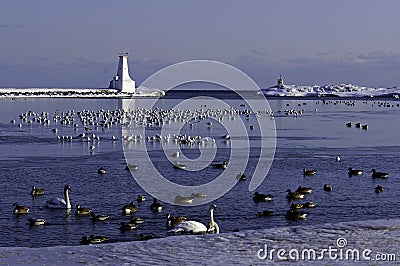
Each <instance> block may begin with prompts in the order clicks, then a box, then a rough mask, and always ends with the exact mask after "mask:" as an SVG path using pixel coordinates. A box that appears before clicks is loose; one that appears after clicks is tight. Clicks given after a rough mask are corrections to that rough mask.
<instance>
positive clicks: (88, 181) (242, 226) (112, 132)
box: [0, 92, 400, 247]
mask: <svg viewBox="0 0 400 266" xmlns="http://www.w3.org/2000/svg"><path fill="white" fill-rule="evenodd" d="M213 95H215V94H214V93H213V94H209V95H208V96H213ZM221 95H222V96H221ZM221 95H219V96H221V97H222V98H223V97H225V100H226V101H227V102H228V103H229V104H230V105H231V106H233V107H234V108H236V109H243V110H244V109H246V106H244V107H243V106H241V104H242V103H243V102H242V100H240V99H236V98H235V97H230V96H229V95H228V96H227V95H226V94H221ZM190 96H194V95H191V93H188V92H186V94H183V96H182V94H180V95H175V96H174V95H172V96H170V97H167V98H166V99H163V100H161V101H160V102H159V103H158V106H159V107H160V108H164V109H169V108H171V107H172V106H174V105H175V104H176V103H178V102H180V101H181V100H182V98H183V97H190ZM136 101H142V100H136ZM350 101H351V102H353V104H351V105H348V104H347V103H348V102H350ZM378 102H379V103H383V102H384V100H375V101H372V100H367V101H365V100H354V99H350V100H337V99H326V102H325V103H323V102H322V101H321V100H319V99H307V100H306V99H269V104H270V106H271V108H272V110H273V111H274V112H275V113H276V117H275V123H276V128H277V148H276V153H275V158H274V161H273V164H272V167H271V169H270V171H269V172H268V174H267V176H266V178H265V180H264V182H263V183H262V185H261V186H260V187H259V188H258V189H257V191H259V192H262V193H271V194H272V195H273V196H274V199H273V201H272V202H268V203H254V202H253V201H252V194H253V192H250V191H248V184H249V181H250V177H251V173H252V171H253V170H254V168H255V165H256V162H257V160H258V156H259V153H260V152H259V149H258V148H259V141H260V137H259V136H258V135H257V132H250V133H249V134H250V139H251V143H252V147H251V153H250V159H249V163H248V165H247V168H246V174H247V175H248V177H249V178H248V179H247V180H246V181H244V182H239V183H237V184H236V186H235V187H234V188H233V189H232V190H231V191H230V192H229V193H227V194H226V195H224V196H223V197H222V198H220V199H218V200H216V204H217V205H218V207H219V212H218V213H216V215H215V220H216V221H217V222H218V224H219V225H220V227H221V232H232V231H233V230H235V229H239V230H246V229H261V228H271V227H272V228H273V227H279V226H285V225H299V224H300V225H301V224H320V223H326V222H342V221H353V220H366V219H378V218H386V217H387V218H395V217H398V216H399V214H400V211H399V209H400V203H399V201H398V196H399V192H398V189H397V188H398V187H399V185H400V184H399V175H400V169H399V167H398V165H399V161H400V149H399V147H400V146H399V142H398V137H397V136H398V133H399V132H400V116H399V111H400V108H399V107H398V106H397V104H398V103H399V102H398V101H391V100H388V101H386V105H384V106H383V105H380V104H378ZM121 107H122V103H121V100H116V99H15V100H11V99H1V100H0V109H1V117H0V171H1V180H2V189H1V190H0V219H1V223H2V226H1V228H0V246H27V247H43V246H55V245H79V240H80V238H81V237H82V236H83V235H90V234H101V235H107V236H109V237H111V240H112V241H134V240H137V239H138V235H139V234H140V233H144V234H154V235H158V236H161V237H164V236H166V228H165V223H166V219H165V214H166V213H171V214H173V215H185V216H187V217H188V218H190V219H193V220H198V221H201V222H203V223H207V222H208V219H209V218H208V211H207V210H208V205H200V206H192V207H186V206H174V205H171V204H167V203H164V209H163V211H162V212H161V213H152V212H150V210H149V206H150V204H151V198H152V197H151V196H150V195H149V194H148V193H146V192H145V191H144V190H143V189H141V188H140V187H139V186H138V184H137V183H136V182H135V179H134V178H133V177H132V175H131V173H130V172H129V171H126V170H124V168H125V165H126V161H125V157H124V153H123V147H122V145H123V142H122V141H121V132H122V130H121V125H114V126H112V127H110V128H106V129H101V127H98V128H96V127H93V130H92V132H91V133H94V134H96V135H97V136H100V138H101V139H100V141H99V142H96V143H94V144H92V143H91V142H89V143H88V142H85V141H82V140H78V139H74V140H72V141H62V140H61V141H58V140H57V136H63V135H67V136H74V137H75V136H77V135H79V134H80V133H82V132H84V130H83V126H82V124H81V123H80V121H79V119H78V118H76V120H75V123H78V124H79V126H78V127H77V128H75V127H74V126H73V125H72V124H71V125H60V124H59V123H58V124H55V123H54V122H53V120H52V117H53V116H54V113H55V111H56V110H59V112H60V113H61V112H67V111H68V110H75V112H78V111H81V110H91V111H98V110H100V109H104V110H116V109H119V108H121ZM285 109H295V110H304V113H303V114H301V115H298V116H297V118H295V117H293V116H287V115H285V114H284V113H278V110H285ZM28 111H32V112H36V113H41V112H48V113H49V117H50V120H51V124H50V125H41V124H39V123H37V122H33V123H31V124H30V123H27V122H26V121H20V119H19V115H20V114H21V113H25V112H28ZM242 118H243V120H244V123H245V124H246V125H247V124H248V125H251V124H254V123H255V122H256V121H255V119H256V118H255V117H254V116H250V117H249V120H246V118H245V116H242ZM13 119H15V120H16V123H15V124H13V123H11V122H10V121H11V120H13ZM29 120H30V119H29V117H28V121H29ZM207 121H208V120H207V119H205V120H203V121H201V122H199V123H198V124H196V125H195V126H194V128H193V129H191V128H189V127H184V128H182V133H184V134H190V135H201V136H202V137H213V138H215V139H216V144H217V146H218V152H217V155H216V158H215V161H222V160H226V159H229V152H230V147H229V144H227V143H226V142H224V141H223V139H222V138H221V137H222V136H223V135H225V134H226V131H225V130H224V129H223V128H222V127H219V126H218V125H216V123H214V124H215V125H213V128H212V130H210V129H209V128H207V126H206V124H205V123H206V122H207ZM347 122H352V123H353V124H354V123H357V122H360V123H362V124H368V126H369V128H368V130H362V129H359V128H355V127H354V126H353V127H352V128H348V127H346V126H345V124H346V123H347ZM20 123H21V125H22V127H19V124H20ZM54 128H57V129H58V132H57V133H55V132H53V130H52V129H54ZM152 130H154V131H152ZM157 133H159V130H158V129H149V131H148V134H149V135H151V134H157ZM112 136H115V137H116V138H117V140H116V141H112V140H111V137H112ZM91 145H94V146H95V150H94V152H91V151H90V146H91ZM146 145H148V147H149V150H151V153H152V158H153V159H154V160H155V164H156V165H157V167H158V169H161V170H162V171H163V173H164V174H165V175H166V176H169V178H170V179H171V181H174V182H177V183H181V184H185V185H196V184H202V183H204V182H209V181H211V180H212V179H213V178H214V177H216V176H218V174H219V173H220V170H218V169H212V168H207V169H206V170H204V171H203V173H195V172H188V171H182V170H176V169H173V168H172V166H171V164H170V162H169V161H167V160H165V155H164V153H163V151H162V147H161V145H160V143H154V144H149V143H147V144H146ZM181 148H182V150H183V152H184V153H185V155H187V156H188V157H192V158H194V157H196V156H198V154H199V151H198V147H197V146H195V147H185V146H181ZM338 155H339V156H340V158H341V160H340V161H339V162H337V161H336V159H335V158H336V156H338ZM101 166H103V167H104V168H106V169H107V174H105V175H99V174H98V173H97V169H98V168H99V167H101ZM348 167H353V168H360V169H363V170H364V175H363V176H357V177H355V176H354V177H349V176H348V175H347V169H348ZM303 168H310V169H316V170H317V171H318V173H317V175H316V176H314V177H303V175H302V169H303ZM372 168H376V169H377V170H378V171H385V172H389V174H390V177H389V178H388V179H386V180H375V179H372V178H371V175H370V171H371V169H372ZM325 183H330V184H331V186H332V187H333V191H332V192H330V193H328V192H325V191H324V190H323V189H322V187H323V185H324V184H325ZM65 184H69V185H70V186H71V187H72V193H71V194H70V198H71V204H72V206H73V209H72V211H71V212H70V213H68V212H66V211H65V210H52V209H46V208H44V207H43V206H44V202H45V201H46V200H48V199H51V198H53V197H62V196H63V187H64V185H65ZM378 184H379V185H381V186H383V187H384V191H383V193H381V194H376V193H375V192H374V187H375V186H377V185H378ZM32 185H35V186H37V187H43V188H45V190H46V194H45V195H43V196H38V197H36V198H32V197H31V196H30V194H29V192H30V189H31V187H32ZM300 185H301V186H310V187H312V188H313V189H314V191H313V193H312V194H311V195H308V196H307V197H306V200H303V201H300V202H304V201H315V202H316V203H317V204H318V205H317V207H316V208H314V209H309V210H308V211H309V215H308V219H307V220H304V221H300V222H292V221H287V220H286V219H285V217H284V215H285V212H286V210H287V209H288V208H289V206H290V202H288V201H287V200H286V198H285V196H286V192H285V190H286V189H288V188H291V189H292V190H294V189H296V188H297V187H298V186H300ZM139 194H143V195H146V196H147V201H145V202H143V203H137V204H136V205H137V208H138V211H137V214H135V216H137V217H143V218H144V219H145V223H144V224H142V225H141V226H139V227H138V229H137V230H135V231H130V232H120V230H119V229H118V228H119V223H120V222H121V221H125V222H127V221H129V217H126V216H123V215H121V213H120V209H121V207H122V206H123V205H124V204H127V203H129V202H130V201H132V200H135V199H136V197H137V195H139ZM14 202H18V203H19V204H20V205H27V206H29V207H31V211H30V214H27V215H19V216H16V215H14V214H13V212H12V210H13V207H12V205H13V203H14ZM76 204H80V205H82V206H87V207H91V208H92V209H93V210H94V211H95V212H96V213H98V214H109V215H111V219H110V220H109V221H107V222H103V223H96V224H93V223H92V222H91V220H90V218H88V217H78V216H76V215H75V214H74V211H75V208H74V207H75V205H76ZM262 210H273V211H274V214H275V215H274V216H273V217H268V218H267V217H263V218H259V217H256V213H257V212H259V211H262ZM30 217H33V218H46V220H47V222H48V224H47V225H46V226H43V227H33V228H30V227H29V226H28V225H27V224H26V221H27V219H28V218H30Z"/></svg>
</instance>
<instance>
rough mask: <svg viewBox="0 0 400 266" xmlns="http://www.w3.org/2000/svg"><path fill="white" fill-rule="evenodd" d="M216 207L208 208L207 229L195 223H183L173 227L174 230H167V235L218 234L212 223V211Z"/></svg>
mask: <svg viewBox="0 0 400 266" xmlns="http://www.w3.org/2000/svg"><path fill="white" fill-rule="evenodd" d="M216 209H217V206H216V205H214V204H211V206H210V210H209V211H210V223H209V224H208V227H207V226H205V225H204V224H202V223H200V222H197V221H184V222H181V223H178V224H177V225H175V227H174V228H172V229H170V230H168V233H169V234H206V233H215V234H219V226H218V224H217V223H216V222H215V221H214V210H216Z"/></svg>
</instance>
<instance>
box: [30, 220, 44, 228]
mask: <svg viewBox="0 0 400 266" xmlns="http://www.w3.org/2000/svg"><path fill="white" fill-rule="evenodd" d="M45 222H46V220H45V219H33V218H29V219H28V221H27V222H26V224H29V226H31V227H32V226H41V225H44V224H45Z"/></svg>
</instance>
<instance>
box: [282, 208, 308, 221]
mask: <svg viewBox="0 0 400 266" xmlns="http://www.w3.org/2000/svg"><path fill="white" fill-rule="evenodd" d="M285 218H286V219H287V220H292V221H297V220H304V219H306V218H307V213H306V212H301V211H296V210H288V211H287V212H286V215H285Z"/></svg>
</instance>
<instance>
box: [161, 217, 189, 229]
mask: <svg viewBox="0 0 400 266" xmlns="http://www.w3.org/2000/svg"><path fill="white" fill-rule="evenodd" d="M165 217H166V218H167V229H171V228H174V227H175V226H176V225H177V224H179V223H182V222H184V221H186V217H184V216H172V215H171V214H169V213H167V214H166V215H165Z"/></svg>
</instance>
